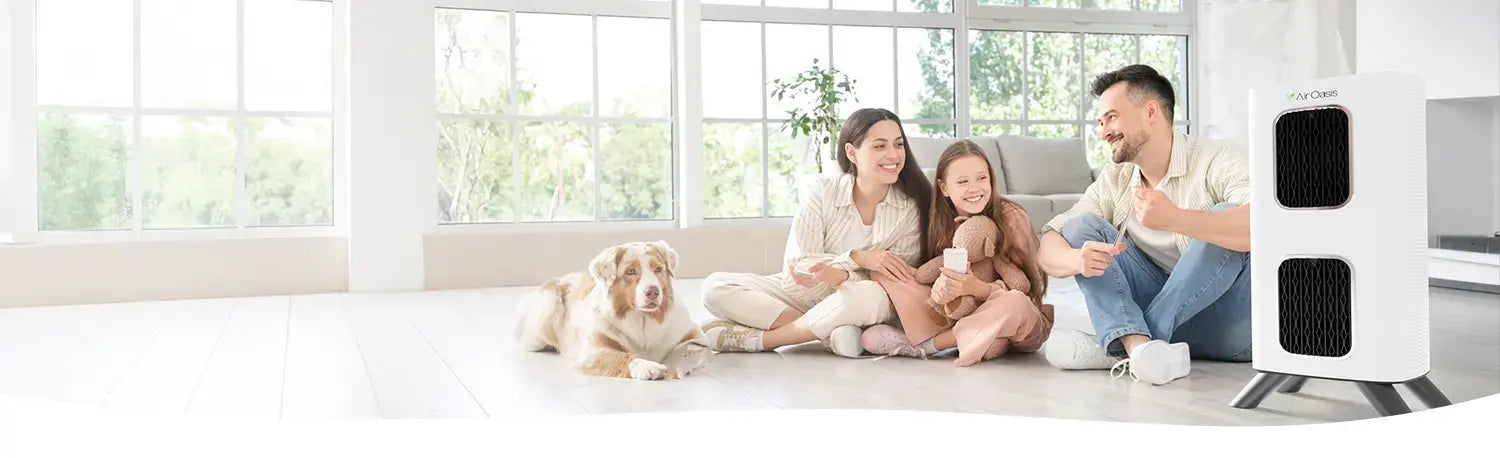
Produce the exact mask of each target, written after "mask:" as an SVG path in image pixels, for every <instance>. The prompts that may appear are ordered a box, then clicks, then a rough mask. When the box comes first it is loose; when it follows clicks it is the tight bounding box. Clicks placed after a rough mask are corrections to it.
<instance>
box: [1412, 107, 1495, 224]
mask: <svg viewBox="0 0 1500 458" xmlns="http://www.w3.org/2000/svg"><path fill="white" fill-rule="evenodd" d="M1497 176H1500V98H1497V97H1488V98H1480V99H1451V100H1431V101H1428V103H1427V193H1428V194H1427V201H1428V215H1427V216H1428V219H1427V220H1428V233H1429V234H1431V235H1433V236H1436V235H1439V234H1446V235H1490V234H1494V233H1496V232H1500V178H1497Z"/></svg>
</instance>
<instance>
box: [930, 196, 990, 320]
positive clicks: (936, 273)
mask: <svg viewBox="0 0 1500 458" xmlns="http://www.w3.org/2000/svg"><path fill="white" fill-rule="evenodd" d="M955 221H960V224H959V225H958V229H956V230H954V233H953V248H964V249H966V250H968V252H969V274H970V275H973V276H974V277H975V278H978V279H979V280H980V281H983V282H985V283H994V282H995V280H997V279H998V278H999V272H998V271H997V270H996V268H995V266H996V265H997V264H999V263H998V262H996V261H998V260H997V259H994V258H995V250H996V247H997V246H998V243H997V239H998V238H999V237H1000V227H999V226H996V225H995V221H994V220H991V219H990V218H988V217H985V216H982V215H980V216H973V217H967V218H965V217H959V218H956V219H955ZM942 269H943V257H942V256H938V257H935V258H932V260H929V261H927V263H926V264H922V267H920V268H918V269H917V275H916V277H917V281H919V282H921V283H922V284H924V285H930V284H933V283H935V282H937V279H938V277H940V276H942V275H943V271H942ZM980 299H981V300H982V299H983V298H980ZM927 305H928V306H929V307H930V308H931V313H930V315H931V317H932V318H933V319H934V321H935V322H937V323H938V324H939V325H943V324H945V323H952V322H953V320H958V319H959V318H963V317H966V316H969V314H970V313H974V310H975V309H977V308H979V301H978V300H975V298H973V297H970V296H962V297H959V298H957V299H954V300H952V301H950V302H949V303H947V304H938V303H935V302H933V301H932V299H927Z"/></svg>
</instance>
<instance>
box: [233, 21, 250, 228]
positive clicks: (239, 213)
mask: <svg viewBox="0 0 1500 458" xmlns="http://www.w3.org/2000/svg"><path fill="white" fill-rule="evenodd" d="M234 17H235V20H234V29H235V40H234V42H235V58H234V59H235V61H234V62H235V96H234V100H235V111H237V112H238V116H235V117H234V118H233V121H232V122H231V123H230V125H231V128H232V129H233V132H234V136H235V141H234V163H235V187H234V190H235V192H234V195H235V217H234V221H235V225H236V227H240V228H244V227H247V226H249V224H248V216H249V211H248V208H249V201H250V199H249V196H248V195H247V194H248V188H247V186H246V185H247V183H246V178H245V173H246V168H245V162H246V161H245V143H246V141H247V140H248V138H249V136H248V135H246V132H245V129H246V127H248V125H249V122H248V119H247V116H246V114H245V0H236V1H235V13H234Z"/></svg>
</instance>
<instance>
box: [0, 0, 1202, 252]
mask: <svg viewBox="0 0 1500 458" xmlns="http://www.w3.org/2000/svg"><path fill="white" fill-rule="evenodd" d="M242 1H243V0H242ZM333 1H334V2H335V4H339V3H341V2H345V1H349V0H333ZM896 1H897V0H892V2H893V10H894V9H895V8H894V5H895V4H896V3H895V2H896ZM903 1H904V0H903ZM36 2H37V0H11V1H9V2H8V4H9V7H10V8H11V9H10V13H11V14H10V16H9V18H8V20H9V21H8V24H7V25H9V27H8V28H9V29H10V30H9V37H10V40H9V41H10V43H9V45H10V50H11V55H10V56H9V57H10V61H11V68H10V69H9V71H10V73H9V75H10V76H11V78H10V82H9V83H10V85H9V86H10V87H9V88H7V89H8V90H9V94H10V101H9V102H10V103H9V107H7V110H8V111H7V113H8V114H9V118H10V119H9V120H8V123H9V124H8V125H9V126H10V127H11V135H10V143H9V144H8V145H6V146H8V147H9V148H7V149H8V150H9V151H8V152H9V154H8V155H7V156H0V161H3V160H9V161H10V165H11V167H12V172H14V173H13V177H12V178H13V180H11V183H9V186H10V187H9V188H5V187H4V184H0V192H5V191H10V192H6V193H5V194H0V198H6V196H9V197H10V198H12V199H13V200H12V201H11V204H12V205H10V212H11V215H12V218H11V222H12V223H13V226H14V227H13V228H12V231H11V232H12V235H11V237H12V238H14V239H15V240H16V241H20V242H32V241H41V242H43V243H71V242H117V241H150V240H163V241H167V240H217V239H226V238H263V237H306V236H349V233H348V226H347V224H348V220H349V218H348V208H349V205H348V203H349V202H350V201H351V199H357V198H359V196H351V195H349V193H348V175H347V174H348V171H347V165H348V162H349V161H348V158H349V156H348V155H349V151H347V141H348V137H349V135H350V134H349V132H348V126H347V120H346V119H345V114H344V113H343V112H342V110H344V109H345V105H346V103H345V100H346V98H347V97H348V96H347V94H346V92H347V87H348V74H347V70H346V69H344V68H341V66H339V65H334V63H330V65H334V81H333V86H332V87H333V92H334V104H333V108H332V110H333V112H332V113H331V116H332V121H333V128H334V129H333V133H334V145H333V148H334V158H333V160H334V162H333V164H334V180H335V186H334V225H333V226H332V227H294V228H230V229H189V230H154V229H153V230H140V229H136V230H131V231H109V232H76V233H58V232H48V233H38V232H37V231H36V227H37V214H36V212H37V208H36V207H37V195H36V192H37V189H36V185H37V181H36V167H37V162H36V144H35V143H36V128H35V123H36V116H37V106H36V104H35V83H36V81H35V63H36V62H35V61H36V56H35V40H34V32H35V25H36V24H35V23H34V17H35V14H34V13H35V10H36ZM952 3H953V11H952V12H950V13H915V12H897V11H857V10H834V9H832V0H829V2H828V5H829V7H828V8H826V9H818V8H792V7H765V6H734V5H712V4H710V5H705V4H703V3H702V1H701V0H673V1H648V0H436V1H434V2H433V5H432V6H433V7H436V8H461V9H479V10H492V11H517V12H535V13H561V14H582V15H594V16H625V17H659V18H660V17H665V18H668V19H669V20H670V21H671V23H672V30H673V32H672V43H673V58H672V61H673V66H674V68H673V70H672V75H673V78H674V80H675V81H674V82H673V83H672V91H671V92H672V97H673V104H672V107H673V111H672V115H671V116H672V119H671V122H672V125H673V132H674V134H673V142H672V149H673V155H674V167H675V168H676V170H675V171H674V173H673V180H674V183H673V189H674V209H673V215H674V217H675V218H674V220H672V221H590V222H577V223H544V222H527V223H518V222H507V223H470V224H444V225H437V227H436V228H435V229H433V230H432V231H430V232H435V233H438V234H443V233H455V234H484V233H513V232H527V233H536V232H549V233H550V232H559V231H560V232H570V231H600V230H610V231H614V230H621V231H628V230H655V229H671V228H691V227H704V226H714V227H721V226H727V227H756V226H766V225H772V226H775V225H785V224H786V222H787V221H788V220H789V218H787V217H764V216H763V217H761V218H753V217H752V218H738V219H716V220H708V221H705V220H704V218H703V209H704V208H703V198H704V190H705V188H704V186H703V185H704V177H703V176H702V173H703V172H702V164H703V151H702V149H703V148H702V126H703V122H704V118H703V116H702V109H701V100H702V98H701V92H702V77H703V75H702V69H701V62H702V59H701V52H702V49H701V46H702V41H701V37H700V34H699V33H697V32H698V31H699V30H701V25H702V21H705V20H712V21H737V22H759V23H783V24H815V25H828V26H835V25H847V26H883V27H892V28H939V29H951V30H953V37H954V44H953V46H954V56H953V58H954V67H955V68H954V72H955V73H954V74H955V78H954V118H955V119H953V120H952V121H951V122H952V123H953V124H954V128H955V131H954V134H955V136H965V135H968V134H971V133H972V132H973V120H972V119H971V117H970V111H971V107H970V106H969V104H970V92H971V91H970V82H969V65H970V62H969V59H970V56H969V40H968V36H969V31H970V30H973V29H997V30H1024V31H1041V32H1070V33H1125V34H1151V35H1184V36H1187V37H1188V43H1187V49H1186V54H1187V65H1188V71H1187V82H1186V84H1185V85H1184V86H1185V87H1184V88H1182V89H1180V90H1179V91H1180V93H1179V95H1178V98H1179V99H1182V100H1184V101H1185V103H1186V104H1187V105H1186V108H1187V110H1186V111H1187V113H1186V116H1185V119H1186V122H1185V125H1189V126H1190V125H1191V124H1192V123H1193V122H1194V121H1195V120H1197V119H1198V118H1199V116H1198V111H1199V106H1200V105H1201V103H1198V102H1199V101H1198V100H1196V99H1197V97H1196V95H1197V93H1198V92H1199V91H1198V84H1199V83H1198V81H1199V80H1200V78H1198V75H1199V70H1198V61H1199V60H1200V59H1198V58H1197V49H1198V41H1199V34H1198V31H1197V26H1196V24H1197V14H1196V11H1197V6H1198V5H1197V0H1183V1H1182V11H1181V12H1177V13H1163V12H1143V11H1100V10H1092V9H1060V8H1045V7H1013V6H994V5H980V4H979V0H953V2H952ZM762 4H764V3H763V2H762ZM137 11H139V10H138V9H137ZM335 11H336V12H335V15H334V38H333V40H334V41H333V50H334V61H335V62H343V61H344V60H346V56H347V52H348V43H345V42H344V40H345V36H346V33H347V31H348V30H349V29H348V24H344V23H343V21H344V18H343V17H342V15H340V14H338V13H337V11H338V10H337V9H336V10H335ZM831 46H832V43H831V42H830V52H831V51H832V49H831ZM761 49H762V53H764V52H765V47H764V46H762V48H761ZM830 57H831V56H830ZM414 65H431V63H430V62H419V63H414ZM512 68H514V67H512ZM595 71H596V72H597V68H596V70H595ZM898 80H899V78H898ZM241 84H243V81H241ZM417 89H420V88H417ZM414 91H416V89H414ZM898 93H899V90H898ZM429 99H431V97H429ZM432 103H433V104H434V107H433V111H434V112H435V111H436V106H435V105H436V101H435V100H433V101H432ZM194 113H198V114H202V113H201V112H196V111H195V112H194ZM764 115H765V116H766V117H767V118H769V117H770V116H771V115H772V114H771V113H764ZM598 120H599V118H589V119H587V121H589V122H598ZM4 121H6V120H5V119H4V118H3V117H0V122H4ZM630 121H640V120H630ZM754 121H757V122H760V121H762V120H761V119H755V120H754ZM767 121H774V120H767ZM922 121H929V120H915V119H913V120H908V122H922ZM930 121H939V122H942V123H947V122H949V120H930ZM1080 122H1084V123H1086V122H1087V121H1080ZM767 125H769V124H767ZM1085 132H1087V129H1086V128H1084V127H1080V128H1079V135H1083V134H1084V133H1085ZM763 135H766V133H763ZM765 153H766V152H765V151H764V147H763V148H762V154H763V157H764V155H765ZM763 160H764V159H763ZM423 179H426V180H434V179H435V177H426V178H423ZM596 194H597V193H596ZM762 198H763V199H764V198H765V196H764V195H763V196H762ZM763 202H764V201H763ZM3 208H4V207H3V206H0V209H3ZM768 212H769V207H768V206H766V205H762V215H765V214H766V213H768ZM137 213H139V212H137ZM426 215H431V213H425V214H423V216H424V217H426ZM0 221H3V219H0ZM3 229H4V228H0V230H3ZM0 237H3V235H0Z"/></svg>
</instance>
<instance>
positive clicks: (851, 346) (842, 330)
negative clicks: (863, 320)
mask: <svg viewBox="0 0 1500 458" xmlns="http://www.w3.org/2000/svg"><path fill="white" fill-rule="evenodd" d="M863 335H864V331H861V330H860V329H859V326H854V325H849V324H846V325H843V326H839V327H837V328H833V332H832V333H829V334H828V342H827V345H828V349H829V350H833V354H835V355H839V356H843V357H845V358H858V357H860V355H863V354H864V352H865V348H864V346H863V345H862V344H861V343H860V337H861V336H863Z"/></svg>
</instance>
